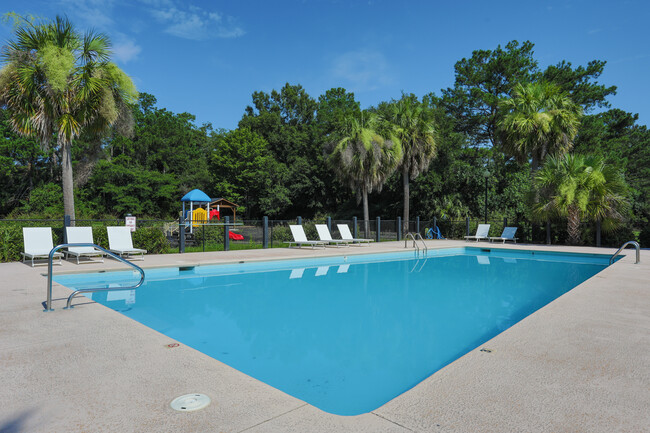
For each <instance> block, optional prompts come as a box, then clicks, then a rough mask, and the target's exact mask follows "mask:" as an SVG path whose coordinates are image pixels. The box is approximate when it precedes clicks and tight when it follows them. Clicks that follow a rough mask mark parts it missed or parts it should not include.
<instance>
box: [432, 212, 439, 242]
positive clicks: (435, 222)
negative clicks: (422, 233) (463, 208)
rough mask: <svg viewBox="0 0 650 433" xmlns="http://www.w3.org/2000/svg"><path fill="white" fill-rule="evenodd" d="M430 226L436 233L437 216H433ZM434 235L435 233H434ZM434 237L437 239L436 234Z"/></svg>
mask: <svg viewBox="0 0 650 433" xmlns="http://www.w3.org/2000/svg"><path fill="white" fill-rule="evenodd" d="M431 228H432V229H433V231H435V232H436V233H437V232H438V217H433V227H431ZM434 235H435V233H434ZM436 239H437V236H436Z"/></svg>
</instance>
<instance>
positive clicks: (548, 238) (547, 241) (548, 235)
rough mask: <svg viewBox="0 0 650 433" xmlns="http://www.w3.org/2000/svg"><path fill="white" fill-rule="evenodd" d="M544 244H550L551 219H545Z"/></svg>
mask: <svg viewBox="0 0 650 433" xmlns="http://www.w3.org/2000/svg"><path fill="white" fill-rule="evenodd" d="M546 245H551V221H549V220H547V221H546Z"/></svg>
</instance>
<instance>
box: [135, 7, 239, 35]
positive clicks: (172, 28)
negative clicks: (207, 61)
mask: <svg viewBox="0 0 650 433" xmlns="http://www.w3.org/2000/svg"><path fill="white" fill-rule="evenodd" d="M143 3H145V4H147V5H148V6H149V7H150V9H149V12H150V13H151V15H152V16H153V17H154V18H155V19H156V20H157V21H158V22H159V23H161V24H163V25H164V26H166V27H165V30H164V31H165V32H166V33H169V34H171V35H174V36H178V37H180V38H184V39H193V40H206V39H213V38H237V37H240V36H243V35H244V34H245V32H244V30H243V29H242V28H241V26H240V25H239V23H238V22H237V20H236V19H235V18H233V17H231V16H224V15H223V14H221V13H218V12H214V11H207V10H205V9H203V8H201V7H198V6H194V5H189V6H187V7H184V8H183V7H182V6H180V5H175V4H173V3H172V2H171V1H169V0H162V1H161V0H143Z"/></svg>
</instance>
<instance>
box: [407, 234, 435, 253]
mask: <svg viewBox="0 0 650 433" xmlns="http://www.w3.org/2000/svg"><path fill="white" fill-rule="evenodd" d="M416 236H417V237H418V239H420V240H421V241H422V246H423V247H424V255H427V254H428V252H429V249H428V248H427V244H426V242H424V238H423V237H422V235H421V234H420V233H411V232H409V233H407V234H406V236H404V248H406V247H407V246H408V238H409V237H410V238H411V239H412V240H413V248H415V249H416V250H417V252H418V254H419V253H420V247H419V246H418V245H417V242H416V240H415V239H416Z"/></svg>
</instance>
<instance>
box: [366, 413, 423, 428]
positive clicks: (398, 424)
mask: <svg viewBox="0 0 650 433" xmlns="http://www.w3.org/2000/svg"><path fill="white" fill-rule="evenodd" d="M370 413H371V414H373V415H375V416H377V417H379V418H381V419H383V420H386V421H388V422H390V423H393V424H395V425H396V426H398V427H402V428H405V429H406V430H408V431H415V430H413V429H411V428H408V427H406V426H405V425H402V424H400V423H398V422H395V421H393V420H392V419H388V418H386V417H384V416H381V415H379V414H378V413H377V412H370Z"/></svg>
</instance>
